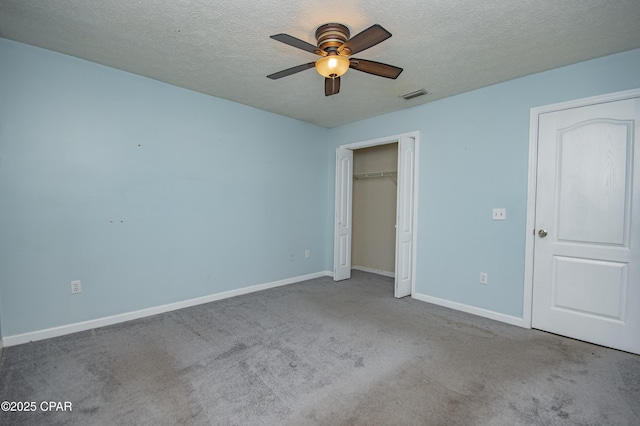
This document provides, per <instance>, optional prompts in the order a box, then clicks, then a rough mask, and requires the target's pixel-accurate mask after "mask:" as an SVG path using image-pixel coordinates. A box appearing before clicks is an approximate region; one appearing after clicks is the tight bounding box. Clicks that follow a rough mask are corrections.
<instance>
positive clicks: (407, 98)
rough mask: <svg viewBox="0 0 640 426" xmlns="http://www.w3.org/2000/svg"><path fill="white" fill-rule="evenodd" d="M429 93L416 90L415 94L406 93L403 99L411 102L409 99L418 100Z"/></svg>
mask: <svg viewBox="0 0 640 426" xmlns="http://www.w3.org/2000/svg"><path fill="white" fill-rule="evenodd" d="M427 93H429V92H427V91H426V90H424V89H420V90H416V91H415V92H411V93H405V94H404V95H402V96H401V97H402V98H404V99H406V100H409V99H413V98H417V97H418V96H423V95H426V94H427Z"/></svg>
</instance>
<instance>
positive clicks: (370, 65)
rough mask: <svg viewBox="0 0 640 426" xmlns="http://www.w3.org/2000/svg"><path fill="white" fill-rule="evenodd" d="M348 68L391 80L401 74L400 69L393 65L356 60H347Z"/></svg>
mask: <svg viewBox="0 0 640 426" xmlns="http://www.w3.org/2000/svg"><path fill="white" fill-rule="evenodd" d="M349 68H353V69H354V70H358V71H362V72H366V73H369V74H373V75H377V76H380V77H386V78H392V79H396V78H398V76H399V75H400V73H401V72H402V68H399V67H395V66H393V65H388V64H383V63H381V62H375V61H367V60H366V59H357V58H351V59H349Z"/></svg>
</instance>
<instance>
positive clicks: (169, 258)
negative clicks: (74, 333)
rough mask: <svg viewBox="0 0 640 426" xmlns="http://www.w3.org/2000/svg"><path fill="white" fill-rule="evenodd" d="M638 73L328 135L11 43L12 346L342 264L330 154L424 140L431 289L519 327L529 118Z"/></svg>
mask: <svg viewBox="0 0 640 426" xmlns="http://www.w3.org/2000/svg"><path fill="white" fill-rule="evenodd" d="M638 69H640V50H635V51H630V52H625V53H621V54H617V55H613V56H609V57H605V58H601V59H597V60H593V61H588V62H584V63H581V64H576V65H572V66H569V67H565V68H561V69H557V70H553V71H549V72H545V73H540V74H536V75H533V76H529V77H526V78H522V79H518V80H513V81H510V82H507V83H503V84H498V85H495V86H492V87H488V88H485V89H481V90H477V91H474V92H470V93H466V94H463V95H459V96H455V97H451V98H448V99H444V100H440V101H435V102H432V103H430V104H425V105H422V106H418V107H414V108H409V109H406V110H403V111H399V112H396V113H392V114H387V115H384V116H379V117H376V118H372V119H369V120H364V121H360V122H357V123H353V124H350V125H346V126H342V127H339V128H335V129H331V130H327V129H323V128H319V127H316V126H313V125H310V124H306V123H302V122H300V121H296V120H291V119H287V118H283V117H280V116H277V115H274V114H270V113H266V112H263V111H259V110H256V109H253V108H249V107H245V106H242V105H238V104H235V103H232V102H228V101H224V100H221V99H216V98H212V97H208V96H205V95H201V94H198V93H194V92H191V91H187V90H183V89H179V88H176V87H173V86H169V85H166V84H163V83H159V82H157V81H154V80H150V79H146V78H143V77H140V76H136V75H132V74H128V73H124V72H121V71H117V70H114V69H110V68H107V67H103V66H100V65H96V64H93V63H89V62H86V61H82V60H78V59H75V58H71V57H68V56H64V55H60V54H57V53H53V52H49V51H46V50H41V49H37V48H33V47H30V46H26V45H22V44H19V43H14V42H11V41H8V40H4V39H0V76H1V78H0V212H1V216H0V218H1V220H0V321H1V327H2V329H1V334H0V335H3V336H11V335H15V334H20V333H25V332H30V331H37V330H41V329H45V328H50V327H55V326H59V325H65V324H71V323H75V322H79V321H85V320H89V319H94V318H100V317H104V316H108V315H114V314H118V313H124V312H130V311H134V310H137V309H143V308H147V307H153V306H158V305H162V304H166V303H172V302H176V301H181V300H185V299H189V298H193V297H198V296H204V295H209V294H214V293H219V292H222V291H226V290H231V289H237V288H241V287H246V286H250V285H254V284H261V283H266V282H271V281H275V280H279V279H284V278H289V277H294V276H299V275H303V274H308V273H313V272H319V271H323V270H331V269H332V268H333V266H332V262H333V253H332V250H333V208H334V206H333V197H334V194H333V191H334V173H335V170H334V166H335V164H334V161H335V160H334V158H335V148H336V147H337V146H339V145H342V144H347V143H353V142H359V141H364V140H368V139H374V138H379V137H383V136H388V135H393V134H398V133H404V132H409V131H414V130H419V131H420V134H421V146H420V182H419V185H420V191H419V230H418V250H417V256H418V262H417V277H416V281H417V283H416V284H417V286H416V289H417V291H418V292H419V293H422V294H426V295H430V296H434V297H438V298H443V299H447V300H451V301H455V302H459V303H464V304H467V305H471V306H476V307H480V308H485V309H489V310H492V311H496V312H500V313H504V314H507V315H514V316H517V317H519V316H521V315H522V297H523V274H524V239H525V229H524V226H525V213H526V191H527V165H528V143H529V136H528V135H529V109H530V108H531V107H535V106H540V105H545V104H550V103H554V102H560V101H564V100H569V99H576V98H581V97H585V96H592V95H597V94H602V93H607V92H614V91H619V90H625V89H631V88H636V87H640V73H639V72H638ZM493 207H505V208H506V209H507V220H506V221H504V222H495V221H492V220H491V209H492V208H493ZM305 249H310V250H311V252H312V256H311V258H310V259H304V250H305ZM290 250H294V253H295V260H294V261H293V262H290V261H289V260H288V253H289V251H290ZM480 271H482V272H488V273H489V285H487V286H481V285H480V284H479V283H478V277H479V273H480ZM75 279H80V280H82V284H83V291H82V293H81V294H79V295H73V296H72V295H71V294H70V284H69V282H70V281H71V280H75Z"/></svg>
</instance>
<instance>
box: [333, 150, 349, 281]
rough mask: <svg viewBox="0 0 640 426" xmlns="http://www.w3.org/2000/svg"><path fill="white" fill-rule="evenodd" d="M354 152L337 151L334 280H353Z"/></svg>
mask: <svg viewBox="0 0 640 426" xmlns="http://www.w3.org/2000/svg"><path fill="white" fill-rule="evenodd" d="M352 190H353V151H352V150H350V149H344V148H338V149H337V150H336V214H335V227H334V229H335V234H334V247H333V280H334V281H340V280H346V279H349V278H351V204H352Z"/></svg>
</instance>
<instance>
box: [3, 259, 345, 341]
mask: <svg viewBox="0 0 640 426" xmlns="http://www.w3.org/2000/svg"><path fill="white" fill-rule="evenodd" d="M326 276H333V274H332V273H331V272H329V271H322V272H316V273H313V274H308V275H300V276H297V277H292V278H286V279H284V280H279V281H273V282H270V283H265V284H258V285H253V286H250V287H244V288H239V289H236V290H229V291H225V292H222V293H216V294H211V295H208V296H203V297H197V298H195V299H188V300H183V301H181V302H175V303H169V304H167V305H161V306H155V307H153V308H146V309H141V310H139V311H133V312H126V313H124V314H118V315H112V316H109V317H103V318H97V319H93V320H89V321H83V322H77V323H74V324H67V325H62V326H59V327H52V328H47V329H44V330H38V331H32V332H29V333H23V334H16V335H13V336H4V337H3V338H2V343H3V344H4V346H6V347H9V346H15V345H20V344H23V343H29V342H35V341H37V340H43V339H50V338H52V337H58V336H64V335H65V334H71V333H77V332H79V331H85V330H91V329H93V328H99V327H105V326H107V325H113V324H118V323H121V322H125V321H131V320H134V319H138V318H144V317H149V316H151V315H157V314H162V313H165V312H170V311H175V310H177V309H182V308H188V307H191V306H196V305H201V304H203V303H209V302H215V301H216V300H222V299H228V298H230V297H235V296H240V295H243V294H248V293H254V292H256V291H261V290H267V289H269V288H274V287H281V286H283V285H288V284H295V283H298V282H301V281H307V280H312V279H314V278H319V277H326Z"/></svg>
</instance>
